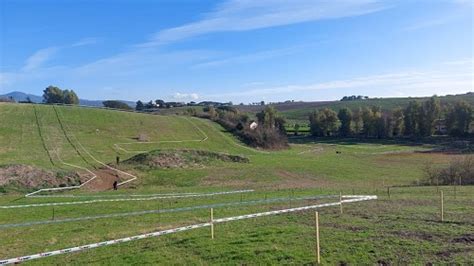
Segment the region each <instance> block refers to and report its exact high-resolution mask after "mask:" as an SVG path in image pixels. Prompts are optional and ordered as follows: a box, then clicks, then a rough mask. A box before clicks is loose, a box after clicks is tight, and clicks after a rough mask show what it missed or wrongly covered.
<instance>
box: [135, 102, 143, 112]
mask: <svg viewBox="0 0 474 266" xmlns="http://www.w3.org/2000/svg"><path fill="white" fill-rule="evenodd" d="M144 109H145V105H144V104H143V102H142V101H140V100H139V101H137V104H136V105H135V110H137V111H143V110H144Z"/></svg>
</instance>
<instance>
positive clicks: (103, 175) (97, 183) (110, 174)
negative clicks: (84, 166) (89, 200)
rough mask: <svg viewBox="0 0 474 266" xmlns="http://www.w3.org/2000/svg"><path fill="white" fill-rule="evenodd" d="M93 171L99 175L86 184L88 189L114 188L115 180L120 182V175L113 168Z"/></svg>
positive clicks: (85, 187)
mask: <svg viewBox="0 0 474 266" xmlns="http://www.w3.org/2000/svg"><path fill="white" fill-rule="evenodd" d="M93 172H94V174H96V175H97V177H96V178H95V179H94V180H92V181H91V182H89V183H87V184H86V185H85V186H84V189H86V190H88V191H104V190H112V189H113V184H114V181H115V180H117V181H118V182H120V177H119V176H118V175H117V173H116V172H115V171H113V170H110V169H103V168H101V169H98V170H95V171H93Z"/></svg>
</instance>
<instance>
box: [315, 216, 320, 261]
mask: <svg viewBox="0 0 474 266" xmlns="http://www.w3.org/2000/svg"><path fill="white" fill-rule="evenodd" d="M314 214H315V217H314V218H315V222H316V223H315V225H316V258H317V261H318V264H321V249H320V248H319V213H318V212H317V211H315V212H314Z"/></svg>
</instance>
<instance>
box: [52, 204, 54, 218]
mask: <svg viewBox="0 0 474 266" xmlns="http://www.w3.org/2000/svg"><path fill="white" fill-rule="evenodd" d="M52 220H54V206H53V217H52Z"/></svg>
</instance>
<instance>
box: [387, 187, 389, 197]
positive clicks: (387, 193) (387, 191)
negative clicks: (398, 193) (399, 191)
mask: <svg viewBox="0 0 474 266" xmlns="http://www.w3.org/2000/svg"><path fill="white" fill-rule="evenodd" d="M387 195H388V199H390V187H387Z"/></svg>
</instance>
